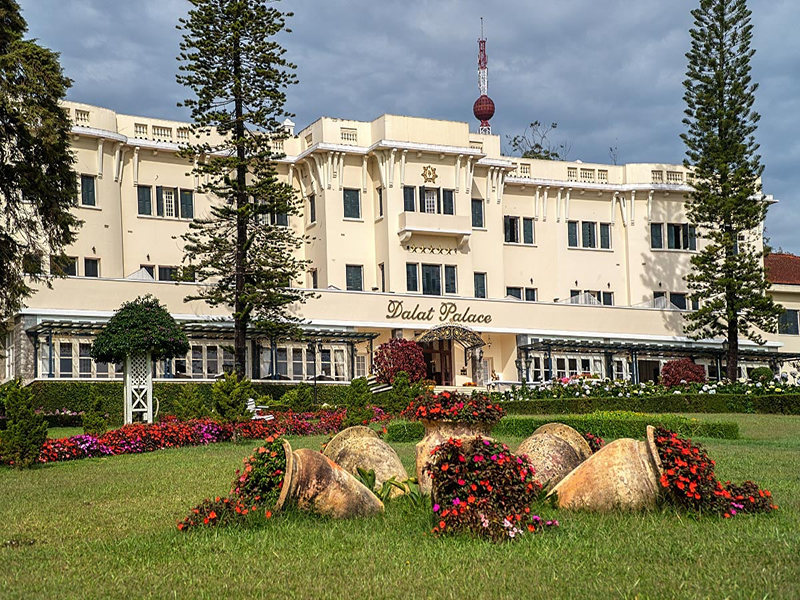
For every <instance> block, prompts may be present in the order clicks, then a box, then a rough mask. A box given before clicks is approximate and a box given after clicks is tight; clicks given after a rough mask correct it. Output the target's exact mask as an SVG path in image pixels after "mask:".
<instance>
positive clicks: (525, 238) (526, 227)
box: [522, 217, 533, 244]
mask: <svg viewBox="0 0 800 600" xmlns="http://www.w3.org/2000/svg"><path fill="white" fill-rule="evenodd" d="M522 243H523V244H533V219H529V218H527V217H526V218H523V219H522Z"/></svg>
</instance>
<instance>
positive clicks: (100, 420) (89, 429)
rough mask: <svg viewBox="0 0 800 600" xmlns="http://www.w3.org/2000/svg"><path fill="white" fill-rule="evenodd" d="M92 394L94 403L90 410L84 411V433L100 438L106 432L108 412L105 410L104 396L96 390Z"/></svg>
mask: <svg viewBox="0 0 800 600" xmlns="http://www.w3.org/2000/svg"><path fill="white" fill-rule="evenodd" d="M91 394H92V404H91V406H90V407H89V410H87V411H86V412H85V413H83V421H82V424H83V433H85V434H86V435H93V436H94V437H97V438H99V437H100V436H101V435H103V434H104V433H105V432H106V429H107V428H108V424H107V423H106V413H105V412H103V397H102V396H101V395H100V394H99V393H98V392H97V391H94V390H93V391H92V392H91Z"/></svg>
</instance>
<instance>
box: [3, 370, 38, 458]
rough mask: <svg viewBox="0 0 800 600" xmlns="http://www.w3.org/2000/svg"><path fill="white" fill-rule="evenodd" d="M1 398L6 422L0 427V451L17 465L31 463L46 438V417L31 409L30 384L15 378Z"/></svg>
mask: <svg viewBox="0 0 800 600" xmlns="http://www.w3.org/2000/svg"><path fill="white" fill-rule="evenodd" d="M4 402H5V411H6V417H8V423H7V424H6V429H5V431H0V455H1V456H2V457H3V460H4V461H7V462H9V463H11V464H13V465H14V466H15V467H17V468H18V469H23V468H27V467H32V466H33V465H35V464H36V461H37V460H39V454H41V451H42V445H43V444H44V442H45V440H46V439H47V421H46V420H45V418H44V415H41V414H39V413H37V412H36V411H35V410H34V408H33V394H32V393H31V390H30V388H25V387H22V385H21V384H20V382H18V381H15V382H13V383H11V384H10V386H9V388H8V389H7V390H5V393H4Z"/></svg>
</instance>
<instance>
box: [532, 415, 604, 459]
mask: <svg viewBox="0 0 800 600" xmlns="http://www.w3.org/2000/svg"><path fill="white" fill-rule="evenodd" d="M537 433H549V434H550V435H554V436H556V437H558V438H561V439H562V440H564V441H565V442H567V443H568V444H569V445H570V446H572V448H573V449H574V450H575V452H576V453H577V454H578V457H579V458H580V459H581V462H583V461H584V460H586V459H587V458H589V457H590V456H591V455H592V449H591V447H590V446H589V442H587V441H586V440H585V439H584V437H583V436H582V435H581V434H580V433H578V432H577V431H575V430H574V429H573V428H572V427H570V426H569V425H564V424H563V423H546V424H544V425H542V426H541V427H539V429H537V430H536V431H534V432H533V435H536V434H537Z"/></svg>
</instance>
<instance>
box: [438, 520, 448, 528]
mask: <svg viewBox="0 0 800 600" xmlns="http://www.w3.org/2000/svg"><path fill="white" fill-rule="evenodd" d="M445 525H447V523H445V522H444V521H439V529H444V528H445Z"/></svg>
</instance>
